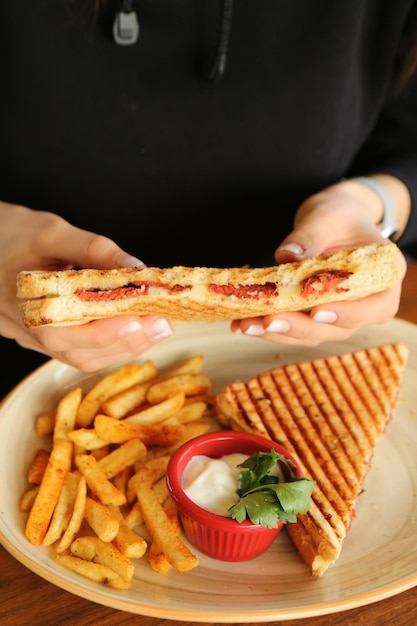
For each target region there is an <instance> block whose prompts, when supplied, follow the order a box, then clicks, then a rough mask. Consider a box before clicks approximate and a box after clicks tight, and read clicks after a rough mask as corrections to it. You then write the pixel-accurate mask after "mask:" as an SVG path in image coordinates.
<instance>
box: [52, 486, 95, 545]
mask: <svg viewBox="0 0 417 626" xmlns="http://www.w3.org/2000/svg"><path fill="white" fill-rule="evenodd" d="M86 500H87V482H86V480H85V478H84V476H81V478H80V479H79V481H78V486H77V494H76V496H75V500H74V507H73V510H72V514H71V519H70V521H69V523H68V526H67V527H66V529H65V532H64V534H63V535H62V537H61V540H60V542H59V544H58V547H57V549H56V551H57V552H64V550H66V549H67V548H69V546H70V545H71V543H72V541H73V540H74V537H75V535H76V534H77V533H78V531H79V530H80V528H81V524H82V522H83V519H84V512H85V507H86Z"/></svg>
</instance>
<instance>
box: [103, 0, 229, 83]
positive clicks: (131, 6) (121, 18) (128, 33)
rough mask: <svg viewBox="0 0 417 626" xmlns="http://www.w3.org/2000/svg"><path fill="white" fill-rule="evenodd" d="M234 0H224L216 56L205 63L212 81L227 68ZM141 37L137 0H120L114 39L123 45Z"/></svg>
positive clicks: (204, 72)
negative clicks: (136, 8) (136, 9)
mask: <svg viewBox="0 0 417 626" xmlns="http://www.w3.org/2000/svg"><path fill="white" fill-rule="evenodd" d="M232 13H233V0H222V7H221V12H220V21H219V28H218V36H217V45H216V50H215V53H214V58H211V59H210V60H209V62H208V63H206V64H205V69H204V70H203V76H204V78H205V79H206V80H208V81H210V82H215V81H218V80H220V79H221V78H222V77H223V76H224V73H225V70H226V61H227V50H228V46H229V39H230V28H231V24H232ZM138 37H139V21H138V17H137V14H136V11H135V0H119V8H118V10H117V12H116V17H115V20H114V23H113V38H114V41H115V42H116V43H117V44H119V45H123V46H128V45H132V44H134V43H136V42H137V40H138Z"/></svg>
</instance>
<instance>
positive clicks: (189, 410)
mask: <svg viewBox="0 0 417 626" xmlns="http://www.w3.org/2000/svg"><path fill="white" fill-rule="evenodd" d="M206 408H207V405H206V403H205V402H201V401H200V402H192V403H191V404H187V405H185V406H183V407H182V408H181V409H180V410H179V411H177V413H175V415H174V417H173V418H168V419H166V420H164V423H165V424H170V423H172V422H173V421H174V420H176V421H177V422H179V423H180V424H187V423H188V422H194V421H196V420H199V419H201V418H202V417H203V415H204V413H205V411H206Z"/></svg>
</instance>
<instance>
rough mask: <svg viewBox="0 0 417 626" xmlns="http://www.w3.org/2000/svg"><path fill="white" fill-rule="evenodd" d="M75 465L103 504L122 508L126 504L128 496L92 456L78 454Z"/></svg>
mask: <svg viewBox="0 0 417 626" xmlns="http://www.w3.org/2000/svg"><path fill="white" fill-rule="evenodd" d="M75 464H76V466H77V467H78V469H79V470H80V472H81V473H82V474H83V475H84V476H85V479H86V481H87V485H88V486H89V488H90V489H91V491H92V492H93V493H94V494H95V495H96V496H97V497H98V499H99V500H100V502H101V503H102V504H114V505H116V506H121V505H122V504H126V496H125V495H124V493H122V492H121V491H120V490H119V489H117V487H115V486H114V485H113V483H112V482H110V481H109V480H108V479H107V478H106V476H105V474H104V472H103V470H102V469H101V467H100V465H99V464H98V462H97V461H96V459H95V458H94V457H93V456H92V455H91V454H78V455H77V456H76V457H75Z"/></svg>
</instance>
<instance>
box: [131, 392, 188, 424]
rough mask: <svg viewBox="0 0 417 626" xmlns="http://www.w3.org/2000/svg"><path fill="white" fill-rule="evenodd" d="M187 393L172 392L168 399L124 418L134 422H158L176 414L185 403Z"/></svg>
mask: <svg viewBox="0 0 417 626" xmlns="http://www.w3.org/2000/svg"><path fill="white" fill-rule="evenodd" d="M184 400H185V394H184V392H183V391H179V392H177V393H174V394H172V395H171V396H170V397H169V398H167V399H166V400H162V401H161V402H158V403H157V404H153V405H152V406H150V407H149V408H147V409H143V410H142V411H140V412H139V413H135V414H134V415H129V417H126V419H125V420H124V421H125V422H129V423H132V424H158V423H159V422H163V421H164V420H166V419H167V418H168V417H172V415H175V414H176V413H177V412H178V411H179V410H180V409H181V408H182V406H183V405H184Z"/></svg>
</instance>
